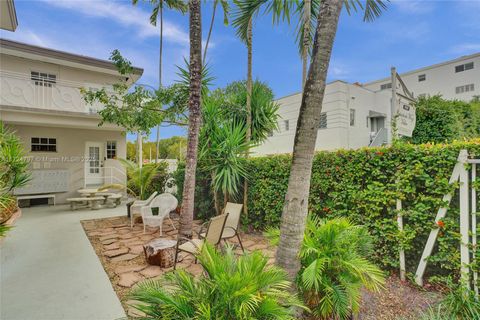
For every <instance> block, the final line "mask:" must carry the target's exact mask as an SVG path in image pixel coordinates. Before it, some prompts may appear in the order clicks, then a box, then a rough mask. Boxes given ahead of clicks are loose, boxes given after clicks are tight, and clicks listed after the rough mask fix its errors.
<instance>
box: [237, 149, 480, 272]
mask: <svg viewBox="0 0 480 320" xmlns="http://www.w3.org/2000/svg"><path fill="white" fill-rule="evenodd" d="M462 148H465V149H468V150H469V152H470V153H472V154H477V155H479V154H480V140H474V141H470V142H455V143H452V144H448V145H442V144H439V145H432V144H425V145H411V144H398V145H396V146H393V147H381V148H364V149H360V150H349V151H345V150H342V151H338V152H319V153H318V154H316V156H315V158H314V162H313V173H312V181H311V189H310V199H309V210H310V212H311V213H314V214H317V215H320V216H322V217H327V218H328V217H339V216H342V217H349V218H350V219H352V220H353V221H354V222H356V223H359V224H363V225H365V226H367V228H368V229H369V230H370V232H371V234H372V235H373V236H374V239H375V248H376V250H375V255H374V257H373V259H374V260H375V261H376V262H377V263H379V264H381V265H382V266H383V267H384V268H387V269H390V268H397V267H398V250H399V248H400V244H402V245H403V246H404V248H405V250H406V258H407V271H409V272H414V271H415V268H416V266H417V264H418V262H419V258H420V256H421V252H422V250H423V248H424V246H425V242H426V239H427V236H428V233H429V232H430V230H431V228H432V227H436V225H435V224H434V218H435V215H436V212H437V210H438V208H439V207H440V206H441V204H442V197H443V195H444V194H445V193H447V191H449V190H450V189H451V188H452V187H451V186H449V185H448V180H449V177H450V175H451V173H452V169H453V166H454V165H455V163H456V159H457V157H458V153H459V150H460V149H462ZM290 161H291V157H290V156H287V155H279V156H272V157H265V158H255V159H252V160H251V180H250V184H249V216H248V220H247V221H246V223H248V224H250V225H252V226H253V227H254V228H256V229H264V228H265V227H267V226H275V225H278V224H279V222H280V216H281V212H282V206H283V200H284V196H285V193H286V190H287V184H288V175H289V167H290ZM397 180H398V183H397ZM456 187H458V185H457V186H454V188H456ZM398 197H399V198H400V199H402V200H403V208H404V212H403V215H404V224H405V231H404V232H403V233H399V232H398V229H397V222H396V216H397V213H396V211H395V210H394V208H395V203H396V199H397V198H398ZM457 198H458V196H457V194H456V196H455V197H454V200H453V201H452V205H451V207H450V209H449V211H448V214H447V217H446V218H445V219H444V220H443V222H444V223H445V226H444V227H443V228H442V229H443V230H442V231H441V232H440V237H439V239H438V241H437V245H436V248H435V251H434V252H435V254H434V256H432V258H431V263H430V267H429V268H428V270H429V271H434V272H435V273H436V274H438V273H439V272H440V273H450V272H451V271H453V270H455V271H457V270H458V268H459V261H460V258H459V250H458V248H459V241H458V237H459V234H458V232H459V224H458V218H459V210H458V200H457Z"/></svg>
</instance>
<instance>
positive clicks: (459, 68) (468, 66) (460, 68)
mask: <svg viewBox="0 0 480 320" xmlns="http://www.w3.org/2000/svg"><path fill="white" fill-rule="evenodd" d="M471 69H473V62H469V63H465V64H460V65H458V66H455V72H462V71H467V70H471Z"/></svg>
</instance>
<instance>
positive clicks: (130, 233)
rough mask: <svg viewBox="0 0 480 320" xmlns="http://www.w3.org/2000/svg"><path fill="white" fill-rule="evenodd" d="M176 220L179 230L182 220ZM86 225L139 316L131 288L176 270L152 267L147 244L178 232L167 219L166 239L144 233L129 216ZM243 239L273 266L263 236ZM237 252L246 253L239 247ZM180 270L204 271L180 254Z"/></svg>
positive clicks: (121, 292)
mask: <svg viewBox="0 0 480 320" xmlns="http://www.w3.org/2000/svg"><path fill="white" fill-rule="evenodd" d="M172 216H173V215H172ZM173 221H174V225H175V227H176V228H178V220H177V219H174V220H173ZM82 224H83V227H84V229H85V232H86V233H87V235H88V237H89V239H90V241H91V243H92V246H93V248H94V249H95V251H96V253H97V255H98V258H99V259H100V261H101V263H102V265H103V267H104V269H105V271H106V272H107V274H108V276H109V278H110V281H111V282H112V285H113V288H114V289H115V291H116V292H117V295H118V297H119V299H120V301H121V302H122V305H123V306H124V308H125V310H127V314H128V315H131V316H133V315H139V314H138V311H136V310H135V309H134V308H132V307H131V306H130V305H131V304H132V301H129V300H128V293H129V292H130V290H131V288H132V287H134V286H135V285H136V284H137V283H139V282H141V281H143V280H145V279H155V278H159V277H161V276H162V275H163V274H164V273H165V272H168V271H171V270H172V267H170V268H160V267H158V266H152V265H149V264H148V263H147V262H146V260H145V255H144V251H143V245H145V244H147V243H148V242H150V241H152V240H154V239H159V238H161V239H171V240H176V238H177V232H178V231H177V230H176V229H174V228H173V227H172V225H171V224H170V221H168V219H165V220H164V223H163V227H162V229H163V234H162V236H160V233H159V230H158V228H151V229H150V228H147V230H146V232H145V233H144V231H143V225H142V224H141V223H137V224H136V225H135V226H134V227H133V228H130V220H129V219H128V218H127V217H126V216H122V217H112V218H104V219H92V220H84V221H82ZM200 225H201V221H200V220H196V221H194V227H193V228H194V231H197V232H198V230H199V228H200ZM194 237H196V236H194ZM241 238H242V242H243V245H244V247H245V250H246V251H253V250H261V251H262V252H263V254H264V255H266V256H267V257H269V264H273V262H274V258H273V257H274V254H275V253H274V252H275V249H274V248H273V247H271V246H269V245H268V242H267V240H266V239H265V238H264V237H263V236H262V235H260V234H241ZM229 242H230V243H231V244H236V243H237V241H236V239H230V240H229ZM236 253H238V254H241V253H242V251H241V249H240V248H239V247H238V246H237V248H236ZM177 268H178V269H185V270H186V271H188V272H190V273H192V274H193V275H195V276H198V275H200V274H201V273H202V271H203V268H202V267H201V265H200V264H195V263H194V257H193V256H192V255H189V254H185V253H180V255H179V263H177Z"/></svg>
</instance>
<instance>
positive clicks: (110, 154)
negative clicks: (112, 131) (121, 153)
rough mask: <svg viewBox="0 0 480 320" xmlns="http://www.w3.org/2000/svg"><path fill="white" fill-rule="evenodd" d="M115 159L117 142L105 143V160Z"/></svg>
mask: <svg viewBox="0 0 480 320" xmlns="http://www.w3.org/2000/svg"><path fill="white" fill-rule="evenodd" d="M116 158H117V142H116V141H107V159H116Z"/></svg>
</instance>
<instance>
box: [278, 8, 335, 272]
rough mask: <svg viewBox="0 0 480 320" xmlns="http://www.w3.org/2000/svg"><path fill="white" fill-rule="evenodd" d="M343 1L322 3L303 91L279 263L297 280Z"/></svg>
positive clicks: (281, 229) (283, 222)
mask: <svg viewBox="0 0 480 320" xmlns="http://www.w3.org/2000/svg"><path fill="white" fill-rule="evenodd" d="M342 5H343V1H338V0H323V1H322V2H321V6H320V10H319V14H318V20H317V30H316V34H315V40H314V46H313V52H312V60H311V64H310V69H309V72H308V76H307V81H306V83H305V88H304V90H303V97H302V104H301V106H300V114H299V117H298V122H297V130H296V133H295V144H294V147H293V158H292V167H291V171H290V178H289V180H288V190H287V194H286V196H285V204H284V206H283V212H282V223H281V228H280V243H279V245H278V249H277V255H276V263H277V264H278V265H279V266H280V267H283V268H284V269H285V270H286V271H287V272H288V274H289V276H290V277H291V279H294V278H295V276H296V275H297V273H298V271H299V269H300V261H299V259H298V253H299V251H300V246H301V244H302V240H303V234H304V232H305V223H306V218H307V213H308V196H309V189H310V178H311V175H312V162H313V155H314V151H315V142H316V140H317V132H318V126H319V122H320V113H321V111H322V102H323V96H324V93H325V82H326V78H327V71H328V65H329V62H330V56H331V52H332V47H333V42H334V40H335V34H336V31H337V25H338V19H339V16H340V11H341V9H342Z"/></svg>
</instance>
